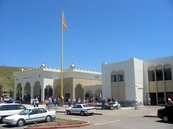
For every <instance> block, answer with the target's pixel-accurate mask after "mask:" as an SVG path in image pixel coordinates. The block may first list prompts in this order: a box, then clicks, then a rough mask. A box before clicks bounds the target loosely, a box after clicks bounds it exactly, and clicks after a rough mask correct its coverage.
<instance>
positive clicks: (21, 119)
mask: <svg viewBox="0 0 173 129" xmlns="http://www.w3.org/2000/svg"><path fill="white" fill-rule="evenodd" d="M54 118H56V113H55V111H49V110H48V109H46V108H41V107H37V108H26V109H24V110H23V111H21V112H20V113H19V114H18V115H12V116H8V117H6V118H5V120H4V123H5V124H8V125H17V126H19V127H21V126H24V125H25V124H27V123H32V122H40V121H47V122H50V121H52V119H54Z"/></svg>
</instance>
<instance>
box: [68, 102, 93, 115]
mask: <svg viewBox="0 0 173 129" xmlns="http://www.w3.org/2000/svg"><path fill="white" fill-rule="evenodd" d="M94 112H95V107H93V106H90V105H88V104H76V105H74V106H73V107H69V108H67V109H66V113H67V114H68V115H70V114H80V115H82V116H83V115H92V114H93V113H94Z"/></svg>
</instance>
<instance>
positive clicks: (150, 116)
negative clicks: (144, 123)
mask: <svg viewBox="0 0 173 129" xmlns="http://www.w3.org/2000/svg"><path fill="white" fill-rule="evenodd" d="M143 117H154V118H158V116H154V115H145V116H143Z"/></svg>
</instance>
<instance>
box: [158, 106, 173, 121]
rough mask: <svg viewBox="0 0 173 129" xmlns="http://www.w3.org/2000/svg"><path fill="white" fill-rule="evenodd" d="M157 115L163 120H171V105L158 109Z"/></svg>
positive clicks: (172, 114) (172, 118) (172, 110)
mask: <svg viewBox="0 0 173 129" xmlns="http://www.w3.org/2000/svg"><path fill="white" fill-rule="evenodd" d="M157 116H158V117H159V118H161V119H162V120H163V121H164V122H169V121H173V106H168V107H165V108H163V109H158V111H157Z"/></svg>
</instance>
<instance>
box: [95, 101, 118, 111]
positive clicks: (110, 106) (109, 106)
mask: <svg viewBox="0 0 173 129" xmlns="http://www.w3.org/2000/svg"><path fill="white" fill-rule="evenodd" d="M94 107H95V108H96V109H102V105H101V104H95V105H94ZM119 107H121V105H120V104H119V103H118V102H116V103H114V102H110V103H105V107H104V109H111V110H114V109H119Z"/></svg>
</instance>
